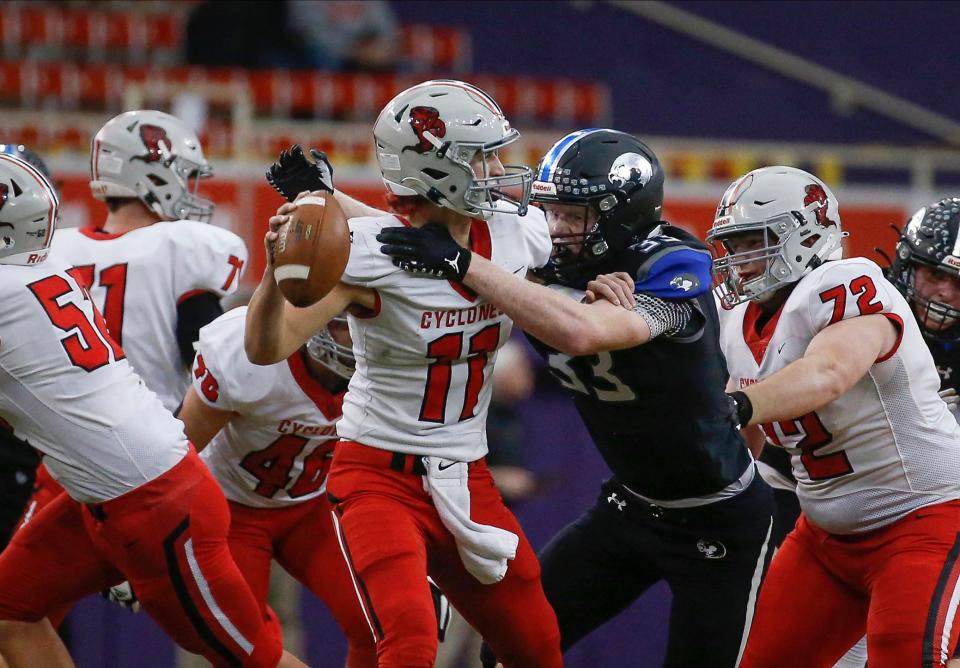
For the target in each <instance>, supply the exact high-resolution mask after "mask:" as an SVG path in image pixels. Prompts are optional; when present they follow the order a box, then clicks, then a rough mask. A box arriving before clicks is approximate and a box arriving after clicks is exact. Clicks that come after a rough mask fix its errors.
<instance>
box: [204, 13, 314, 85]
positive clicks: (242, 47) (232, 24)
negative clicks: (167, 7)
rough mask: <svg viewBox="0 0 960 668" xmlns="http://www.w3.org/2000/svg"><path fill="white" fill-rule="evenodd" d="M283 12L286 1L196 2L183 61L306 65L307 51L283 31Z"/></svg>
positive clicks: (257, 65) (253, 65)
mask: <svg viewBox="0 0 960 668" xmlns="http://www.w3.org/2000/svg"><path fill="white" fill-rule="evenodd" d="M317 4H325V3H317ZM287 9H288V6H287V3H283V2H263V1H259V0H256V1H250V2H211V1H209V0H208V1H206V2H199V3H197V4H196V5H195V6H194V7H193V10H192V11H191V13H190V18H189V19H187V40H186V54H185V55H186V60H187V62H188V63H189V64H191V65H207V66H238V67H245V68H249V69H257V68H269V67H305V66H307V62H306V61H307V59H308V54H309V49H307V48H306V47H305V45H304V44H303V43H302V42H301V41H300V40H299V37H298V35H290V34H289V33H288V31H287V27H286V26H287Z"/></svg>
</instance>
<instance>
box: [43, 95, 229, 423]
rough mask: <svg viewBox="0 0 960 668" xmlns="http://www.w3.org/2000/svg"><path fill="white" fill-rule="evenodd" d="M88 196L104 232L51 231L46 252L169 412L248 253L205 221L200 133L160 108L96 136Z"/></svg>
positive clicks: (208, 208)
mask: <svg viewBox="0 0 960 668" xmlns="http://www.w3.org/2000/svg"><path fill="white" fill-rule="evenodd" d="M91 151H92V152H91V156H90V179H91V180H90V190H91V192H92V193H93V196H94V197H95V198H96V199H98V200H101V201H103V202H104V204H105V206H106V209H107V216H106V219H105V220H104V222H103V224H102V225H99V226H94V227H87V228H67V229H63V230H60V232H58V233H57V240H56V242H55V243H54V244H53V249H52V252H53V253H54V255H56V256H59V257H60V258H62V259H63V260H64V261H66V262H68V263H69V264H71V265H73V266H74V267H75V268H76V270H75V274H76V276H77V280H81V281H83V282H84V284H85V285H86V287H87V289H88V290H89V292H90V295H91V296H92V297H93V299H94V302H95V303H96V304H97V307H98V308H99V309H100V311H101V312H102V313H103V316H104V319H105V320H106V322H107V327H108V329H109V330H110V335H111V336H112V337H113V338H114V339H115V340H116V341H117V343H119V344H120V345H121V346H123V349H124V351H125V352H126V353H127V356H128V358H129V360H130V364H131V365H132V366H133V368H134V370H135V371H136V372H137V373H138V374H140V376H141V377H142V378H143V380H144V382H146V384H147V387H149V388H150V389H151V390H153V391H154V392H156V393H157V395H158V396H159V397H160V400H161V401H162V402H163V405H164V406H166V407H167V409H168V410H170V411H173V410H175V409H176V408H177V405H178V404H179V403H180V400H181V399H182V398H183V395H184V393H185V392H186V390H187V386H188V385H189V382H190V381H189V370H190V365H191V364H192V363H193V344H194V342H195V341H196V340H197V333H198V332H199V331H200V328H201V327H202V326H204V325H206V324H207V323H209V322H210V321H212V320H213V319H214V318H216V317H217V316H219V315H220V314H221V313H223V309H222V308H221V306H220V300H221V299H222V298H223V297H225V296H226V295H228V294H231V293H233V292H234V291H236V289H237V285H238V284H239V282H240V278H241V276H242V275H243V267H244V265H245V264H246V262H247V248H246V246H245V244H244V243H243V240H242V239H240V237H238V236H237V235H236V234H234V233H233V232H230V231H229V230H226V229H223V228H220V227H217V226H215V225H209V224H207V223H208V222H209V220H210V217H211V216H212V214H213V209H214V205H213V203H212V202H210V201H209V200H206V199H203V198H202V197H200V195H199V194H198V190H199V187H200V183H201V181H202V180H203V179H204V178H206V177H209V176H210V175H211V174H212V173H213V170H212V168H211V167H210V165H209V163H208V162H207V159H206V158H205V157H204V155H203V149H202V147H201V145H200V140H199V139H198V138H197V135H196V134H195V133H194V132H193V131H192V130H190V129H189V128H188V127H187V125H186V124H185V123H184V122H183V121H181V120H180V119H178V118H175V117H173V116H171V115H169V114H165V113H163V112H160V111H152V110H142V111H127V112H124V113H122V114H120V115H119V116H116V117H115V118H113V119H111V120H110V121H108V122H107V123H106V124H105V125H104V126H103V127H102V128H101V129H100V131H99V132H97V134H96V136H95V137H94V138H93V145H92V149H91Z"/></svg>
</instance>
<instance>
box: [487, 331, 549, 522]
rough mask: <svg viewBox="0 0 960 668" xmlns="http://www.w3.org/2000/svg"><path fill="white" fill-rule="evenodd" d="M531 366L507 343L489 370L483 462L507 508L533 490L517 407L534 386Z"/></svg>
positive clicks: (518, 346) (519, 350)
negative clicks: (490, 392) (490, 383)
mask: <svg viewBox="0 0 960 668" xmlns="http://www.w3.org/2000/svg"><path fill="white" fill-rule="evenodd" d="M534 379H535V376H534V371H533V364H532V363H531V362H530V357H529V356H528V355H527V353H526V351H525V350H524V348H523V346H522V345H521V344H520V343H518V342H517V341H508V342H507V343H506V344H505V345H504V346H503V347H502V348H501V349H500V352H499V353H498V354H497V364H496V366H494V368H493V399H492V400H491V402H490V417H489V418H487V444H488V447H489V448H490V453H489V454H488V455H487V463H488V464H489V465H490V473H491V474H493V479H494V481H495V482H496V483H497V487H498V488H499V489H500V494H501V495H503V500H504V501H505V502H506V504H507V506H511V505H513V504H514V503H516V502H518V501H523V500H524V499H527V498H529V497H530V496H532V495H533V493H534V492H535V491H536V489H537V480H536V477H535V476H534V474H533V473H532V472H531V471H529V470H528V469H527V468H526V467H525V466H524V463H525V456H524V445H525V443H526V434H525V433H524V426H523V420H522V418H521V415H520V410H519V409H520V405H521V404H522V402H523V401H525V400H526V399H529V398H530V395H531V394H532V393H533V386H534Z"/></svg>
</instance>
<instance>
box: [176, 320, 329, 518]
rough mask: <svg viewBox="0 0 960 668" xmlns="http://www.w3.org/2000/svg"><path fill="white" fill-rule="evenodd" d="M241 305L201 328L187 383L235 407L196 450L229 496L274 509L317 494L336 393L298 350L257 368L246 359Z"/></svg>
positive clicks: (211, 401) (218, 404)
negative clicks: (232, 414) (312, 371)
mask: <svg viewBox="0 0 960 668" xmlns="http://www.w3.org/2000/svg"><path fill="white" fill-rule="evenodd" d="M246 313H247V307H245V306H244V307H242V308H236V309H233V310H232V311H228V312H226V313H224V314H223V315H222V316H220V317H219V318H217V319H216V320H214V321H213V322H211V323H210V324H209V325H207V326H206V327H204V328H202V329H201V330H200V342H199V344H198V346H197V357H196V359H195V360H194V363H193V389H194V390H195V391H196V393H197V395H198V396H199V397H200V399H201V401H203V402H204V403H206V404H207V405H209V406H212V407H213V408H219V409H220V410H226V411H234V412H236V413H237V415H236V416H235V417H232V418H231V419H230V420H229V422H227V424H226V425H225V426H224V428H223V429H221V430H220V431H219V432H218V433H217V434H216V436H214V437H213V439H212V440H211V441H210V443H209V444H208V445H207V447H206V448H204V450H203V451H202V452H201V453H200V456H201V457H203V459H204V461H206V463H207V466H208V467H209V468H210V470H211V471H212V472H213V475H214V476H215V477H216V478H217V481H219V483H220V486H221V487H222V488H223V492H224V494H225V495H226V497H227V498H228V499H230V500H231V501H235V502H237V503H242V504H243V505H245V506H252V507H254V508H278V507H282V506H289V505H291V504H295V503H300V502H302V501H306V500H308V499H312V498H314V497H316V496H319V495H320V494H322V493H324V492H325V490H326V484H327V469H329V467H330V461H331V459H332V458H333V446H334V445H335V444H336V442H337V427H336V422H337V420H339V418H340V411H341V402H342V398H343V395H342V394H340V395H333V394H331V393H330V392H329V391H327V390H326V389H325V388H324V387H323V386H322V385H320V384H319V383H318V382H317V381H316V380H314V378H313V376H311V375H310V374H309V373H308V372H307V369H306V365H305V363H304V361H303V358H302V357H301V355H300V351H297V352H295V353H294V354H293V355H291V356H290V358H289V359H286V360H284V361H283V362H278V363H276V364H270V365H268V366H258V365H256V364H253V363H251V362H250V360H248V359H247V354H246V352H245V351H244V349H243V330H244V324H245V318H246Z"/></svg>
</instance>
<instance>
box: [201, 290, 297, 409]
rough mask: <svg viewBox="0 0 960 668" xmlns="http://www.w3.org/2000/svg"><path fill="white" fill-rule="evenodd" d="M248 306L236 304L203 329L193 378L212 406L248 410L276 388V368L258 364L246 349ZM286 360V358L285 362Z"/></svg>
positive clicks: (203, 398) (203, 397) (202, 397)
mask: <svg viewBox="0 0 960 668" xmlns="http://www.w3.org/2000/svg"><path fill="white" fill-rule="evenodd" d="M245 315H246V307H239V308H235V309H233V310H231V311H228V312H227V313H225V314H224V315H222V316H220V317H219V318H217V319H216V320H215V321H213V322H212V323H210V324H209V325H207V326H206V327H204V328H203V329H201V330H200V339H199V341H198V343H197V356H196V359H194V361H193V369H192V371H191V374H190V381H191V383H193V389H194V391H195V392H196V393H197V395H198V396H199V397H200V400H201V401H203V402H204V403H205V404H207V405H208V406H210V407H211V408H219V409H220V410H225V411H236V412H237V413H241V414H243V413H246V412H248V410H249V409H250V408H251V407H255V406H258V405H259V404H260V402H262V401H263V399H264V397H266V396H269V395H270V393H271V392H272V391H273V390H274V383H273V382H272V380H271V379H272V377H273V373H274V371H273V368H272V365H271V366H266V367H264V366H257V365H255V364H253V363H251V362H250V360H248V359H247V354H246V352H244V349H243V330H244V323H245V317H244V316H245ZM281 364H286V362H281Z"/></svg>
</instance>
